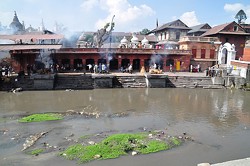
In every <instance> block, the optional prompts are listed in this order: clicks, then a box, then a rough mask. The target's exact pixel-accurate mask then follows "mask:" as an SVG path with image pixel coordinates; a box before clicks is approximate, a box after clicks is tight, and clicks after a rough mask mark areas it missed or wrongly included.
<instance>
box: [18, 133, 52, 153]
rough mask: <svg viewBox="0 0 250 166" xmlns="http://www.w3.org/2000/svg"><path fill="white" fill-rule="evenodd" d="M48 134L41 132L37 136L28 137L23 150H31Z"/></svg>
mask: <svg viewBox="0 0 250 166" xmlns="http://www.w3.org/2000/svg"><path fill="white" fill-rule="evenodd" d="M47 133H48V132H41V133H38V134H35V135H31V136H30V137H28V138H27V139H26V141H25V143H24V144H23V149H22V151H24V150H26V149H28V148H30V147H31V146H32V145H34V144H35V143H36V141H37V140H38V139H40V138H41V137H42V136H44V135H45V134H47Z"/></svg>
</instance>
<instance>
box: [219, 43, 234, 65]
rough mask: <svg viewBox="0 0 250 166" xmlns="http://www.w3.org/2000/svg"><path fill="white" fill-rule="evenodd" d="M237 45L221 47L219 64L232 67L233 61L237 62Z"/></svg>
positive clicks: (227, 44) (228, 44) (226, 44)
mask: <svg viewBox="0 0 250 166" xmlns="http://www.w3.org/2000/svg"><path fill="white" fill-rule="evenodd" d="M235 55H236V51H235V45H234V44H230V43H225V44H224V45H221V46H220V49H219V53H218V64H226V65H227V66H229V65H231V60H235Z"/></svg>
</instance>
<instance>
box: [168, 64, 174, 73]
mask: <svg viewBox="0 0 250 166" xmlns="http://www.w3.org/2000/svg"><path fill="white" fill-rule="evenodd" d="M169 71H170V72H172V71H173V66H172V64H170V66H169Z"/></svg>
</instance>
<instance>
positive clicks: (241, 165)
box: [197, 158, 250, 166]
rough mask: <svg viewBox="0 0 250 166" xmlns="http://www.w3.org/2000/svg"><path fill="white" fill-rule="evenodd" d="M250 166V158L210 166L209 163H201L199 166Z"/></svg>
mask: <svg viewBox="0 0 250 166" xmlns="http://www.w3.org/2000/svg"><path fill="white" fill-rule="evenodd" d="M249 165H250V158H245V159H239V160H232V161H227V162H223V163H217V164H212V165H210V164H209V163H201V164H198V165H197V166H249Z"/></svg>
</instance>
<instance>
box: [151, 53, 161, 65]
mask: <svg viewBox="0 0 250 166" xmlns="http://www.w3.org/2000/svg"><path fill="white" fill-rule="evenodd" d="M161 62H162V57H161V55H158V54H156V55H152V56H151V57H150V65H153V64H160V63H161Z"/></svg>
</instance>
